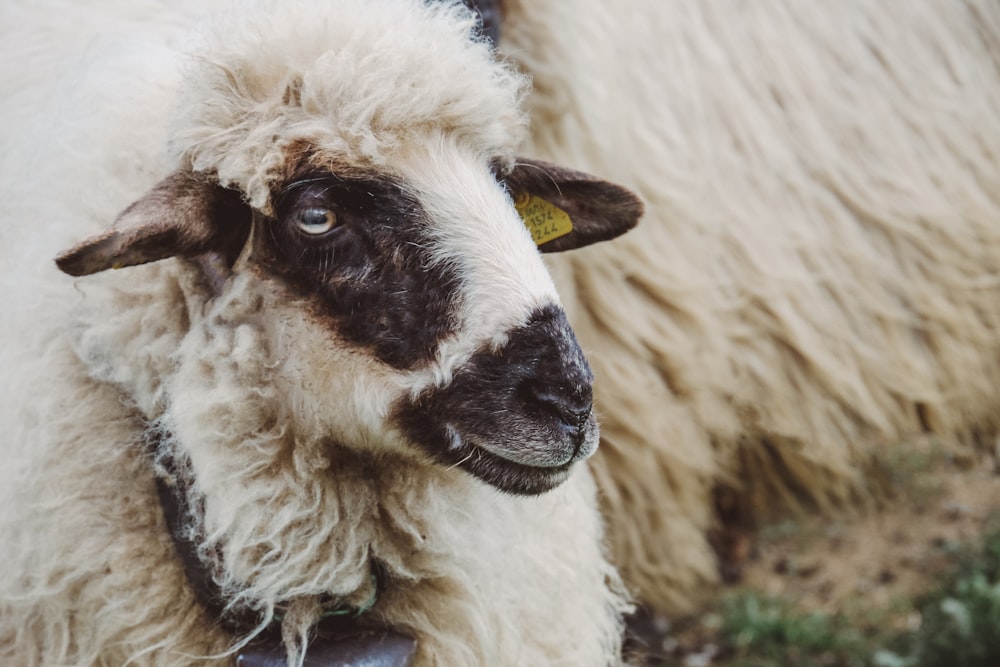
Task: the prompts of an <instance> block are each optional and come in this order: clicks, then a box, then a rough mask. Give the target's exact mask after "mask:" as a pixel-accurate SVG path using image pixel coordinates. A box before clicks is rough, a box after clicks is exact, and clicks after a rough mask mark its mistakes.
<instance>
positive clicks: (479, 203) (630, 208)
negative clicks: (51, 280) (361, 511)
mask: <svg viewBox="0 0 1000 667" xmlns="http://www.w3.org/2000/svg"><path fill="white" fill-rule="evenodd" d="M303 169H304V171H303V173H301V174H297V175H295V176H293V177H292V178H291V179H290V180H289V181H288V182H287V183H283V184H282V185H281V186H280V187H278V188H277V189H276V191H275V192H274V194H273V201H274V202H275V204H274V207H273V212H264V211H260V210H255V209H252V208H250V207H249V206H247V205H246V204H243V203H242V198H241V196H240V194H239V193H234V192H232V191H229V190H226V189H224V188H221V187H220V186H219V185H218V184H217V183H215V182H213V181H211V180H209V179H205V178H203V177H200V176H197V175H194V174H191V173H189V172H184V171H182V172H178V173H176V174H174V175H172V176H170V177H168V178H167V179H165V180H164V181H163V182H162V183H161V184H160V185H159V186H157V187H156V188H154V189H153V191H152V192H150V193H149V194H148V195H147V196H146V197H144V198H143V199H141V200H139V201H138V202H137V203H136V204H134V205H133V206H131V207H130V208H129V209H127V210H126V211H125V213H123V215H122V216H121V218H119V220H118V222H117V223H116V225H115V227H114V228H113V229H112V230H111V231H110V232H108V233H106V234H104V235H102V236H100V237H98V238H95V239H92V240H89V241H85V242H84V243H82V244H80V245H79V246H77V247H76V248H74V249H73V250H71V251H69V252H67V253H65V254H64V255H63V256H61V257H60V258H59V260H58V262H59V265H60V267H61V268H62V269H63V270H65V271H67V272H68V273H71V274H73V275H81V274H87V273H93V272H95V271H100V270H103V269H105V268H109V267H112V266H121V265H125V264H136V263H142V262H146V261H151V260H156V259H160V258H163V257H168V256H173V255H186V256H196V257H197V262H196V264H199V265H200V266H202V267H206V266H209V265H211V263H212V262H214V263H215V264H216V265H219V264H220V263H221V265H223V266H225V267H226V268H225V272H226V274H227V275H225V276H224V279H223V280H222V281H221V282H220V283H219V284H218V286H217V293H216V295H215V296H214V297H213V300H214V301H215V302H217V303H218V304H219V305H218V309H217V310H218V312H215V313H214V314H213V315H212V316H210V318H209V320H210V321H213V322H214V323H215V325H216V326H218V325H220V322H219V320H220V319H222V320H224V321H223V322H221V325H222V326H225V327H229V328H235V327H238V326H239V325H240V323H246V322H247V321H253V320H256V325H257V330H259V331H264V332H267V334H266V335H267V336H268V337H269V338H270V339H271V340H269V341H268V342H267V343H266V344H264V343H257V344H256V345H258V346H259V347H260V351H259V352H260V355H261V356H262V357H276V359H277V360H276V361H274V362H272V363H271V364H270V366H271V367H272V368H271V371H270V377H269V378H268V380H267V382H268V383H269V384H271V385H274V386H276V387H280V391H279V392H278V393H279V394H280V395H283V396H284V401H285V403H286V405H294V406H296V408H295V409H294V410H289V411H287V412H286V414H288V418H289V419H291V420H292V421H293V422H294V431H295V435H296V438H297V439H300V440H302V441H303V442H310V441H314V442H323V443H327V444H328V443H336V444H337V445H341V446H348V447H354V448H362V449H371V448H372V447H378V448H380V449H383V450H385V449H389V450H393V451H397V452H400V451H404V452H408V453H410V454H412V453H415V452H416V453H422V454H424V455H427V456H429V457H430V458H431V459H433V460H435V461H437V462H440V463H442V464H445V465H448V466H457V467H459V468H461V469H464V470H466V471H468V472H470V473H472V474H473V475H475V476H477V477H479V478H480V479H482V480H484V481H486V482H488V483H490V484H492V485H494V486H496V487H497V488H499V489H502V490H504V491H509V492H513V493H522V494H533V493H539V492H543V491H545V490H548V489H550V488H552V487H554V486H556V485H558V484H559V483H560V482H562V481H563V480H564V479H565V478H566V477H567V476H568V474H569V472H570V470H571V468H572V466H573V464H574V463H575V462H577V461H579V460H581V459H583V458H585V457H586V456H588V455H589V454H591V453H592V452H593V451H594V449H595V447H596V445H597V439H598V434H597V425H596V422H595V418H594V415H593V411H592V409H591V382H592V380H593V378H592V375H591V372H590V369H589V367H588V365H587V362H586V360H585V359H584V356H583V354H582V352H581V351H580V348H579V346H578V345H577V343H576V340H575V338H574V335H573V332H572V330H571V329H570V327H569V324H568V323H567V321H566V317H565V315H564V313H563V311H562V309H561V307H560V306H559V301H558V296H557V295H556V292H555V289H554V287H553V285H552V282H551V280H550V279H549V277H548V274H547V272H546V270H545V268H544V266H543V264H542V262H541V258H540V255H539V252H538V248H537V247H536V245H535V243H534V242H533V241H532V239H531V235H530V234H529V232H528V230H527V229H526V227H525V226H524V223H523V222H522V220H521V219H520V217H519V216H518V214H517V212H516V211H515V208H514V204H513V200H512V197H514V198H516V197H522V198H523V197H525V196H529V195H528V193H529V192H531V193H532V194H534V195H535V196H537V194H535V193H538V192H541V194H542V195H543V196H545V197H548V198H549V199H555V198H556V194H555V189H559V188H562V189H563V190H565V191H566V192H569V193H575V194H576V195H577V197H578V199H577V200H576V201H570V200H569V199H566V198H565V197H564V198H563V199H561V200H559V201H558V204H559V206H560V207H561V209H560V210H566V211H569V212H570V213H571V214H572V216H573V217H574V225H575V229H574V231H573V232H570V234H567V235H565V236H563V237H560V238H559V239H556V240H557V241H559V242H560V243H561V244H562V245H561V247H563V248H568V247H572V246H573V245H574V244H585V243H590V242H593V241H594V240H598V239H601V238H608V237H610V236H613V235H616V234H618V233H621V232H623V231H625V230H626V229H628V228H629V227H630V226H631V225H632V224H634V222H635V220H636V218H637V216H638V214H639V212H640V207H639V205H638V203H637V201H636V200H635V199H634V197H632V195H630V194H629V193H628V192H627V191H626V190H624V189H622V188H620V187H618V186H614V185H611V184H608V183H605V182H603V181H599V180H597V179H593V178H591V177H588V176H586V175H584V174H580V173H578V172H571V171H568V170H564V169H558V168H555V167H553V166H551V165H544V164H541V163H537V162H530V161H524V162H521V163H519V165H518V166H516V167H515V168H514V169H513V170H512V171H511V172H510V173H509V174H507V175H506V176H504V177H501V178H500V180H498V179H497V176H496V175H495V174H494V173H492V170H491V165H490V164H489V162H488V161H482V160H478V159H476V158H473V157H471V156H463V155H462V151H461V150H459V149H458V148H456V147H450V148H439V149H437V150H436V151H434V152H433V153H432V152H431V150H430V149H427V150H425V151H422V155H420V157H419V158H412V159H410V160H405V159H402V158H401V160H400V162H399V164H398V165H397V169H396V171H395V173H393V174H387V173H379V174H371V175H368V176H364V175H360V174H358V173H356V172H355V173H343V172H342V173H343V175H341V174H339V173H337V172H336V171H334V170H333V169H325V170H324V169H321V168H318V167H317V160H312V161H308V165H307V166H306V167H304V168H303ZM538 183H545V184H547V185H548V188H549V189H548V190H546V189H544V188H541V187H539V186H538ZM542 249H543V250H546V249H547V248H545V247H544V246H543V248H542ZM210 258H211V260H210ZM230 264H231V265H232V266H231V267H230ZM246 290H250V291H253V292H256V293H258V294H259V295H260V296H261V298H262V299H263V300H264V303H265V304H266V305H265V307H261V306H260V305H259V304H260V301H256V302H255V305H254V306H253V307H243V308H240V309H236V310H235V311H234V307H233V305H232V302H233V299H232V297H231V293H232V292H240V291H246ZM208 310H209V312H210V313H211V312H212V304H209V307H208ZM213 317H214V318H215V319H214V320H213ZM177 400H183V399H182V398H180V397H178V399H177Z"/></svg>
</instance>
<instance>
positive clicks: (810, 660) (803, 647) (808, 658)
mask: <svg viewBox="0 0 1000 667" xmlns="http://www.w3.org/2000/svg"><path fill="white" fill-rule="evenodd" d="M722 616H723V622H722V627H721V633H720V634H721V639H722V642H723V645H724V647H725V648H726V651H725V652H726V653H727V654H728V655H729V656H730V658H729V661H728V662H727V663H726V664H728V665H732V667H812V666H814V665H829V666H834V665H836V666H840V665H845V666H851V667H853V666H854V665H857V666H859V667H861V666H862V665H863V664H864V663H863V661H862V659H861V657H860V651H861V650H862V645H861V638H860V636H859V634H858V633H857V632H856V631H855V630H853V629H852V628H851V627H850V626H849V625H848V624H847V622H846V621H845V619H844V618H843V617H841V616H839V615H837V616H830V615H826V614H819V613H808V614H803V613H800V612H797V611H795V610H794V609H792V608H791V607H789V606H788V605H787V604H786V603H785V602H783V601H781V600H779V599H775V598H766V597H761V596H757V595H753V594H742V595H737V596H733V597H731V598H729V599H727V600H726V601H725V603H724V605H723V610H722Z"/></svg>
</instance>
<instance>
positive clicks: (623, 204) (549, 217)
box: [505, 157, 643, 252]
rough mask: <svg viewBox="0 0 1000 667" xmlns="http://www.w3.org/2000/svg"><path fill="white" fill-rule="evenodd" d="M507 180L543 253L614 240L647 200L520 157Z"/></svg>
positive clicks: (593, 178) (635, 218)
mask: <svg viewBox="0 0 1000 667" xmlns="http://www.w3.org/2000/svg"><path fill="white" fill-rule="evenodd" d="M505 181H506V183H507V189H508V190H509V192H510V194H511V197H512V198H513V199H514V206H515V208H517V212H518V213H520V214H521V218H522V219H523V220H524V224H525V225H526V226H527V227H528V230H529V231H531V236H532V238H533V239H534V240H535V243H536V244H537V245H538V249H539V250H540V251H541V252H560V251H563V250H572V249H574V248H582V247H583V246H586V245H590V244H591V243H597V242H599V241H607V240H609V239H613V238H615V237H616V236H620V235H621V234H624V233H625V232H627V231H628V230H630V229H632V228H633V227H635V225H636V223H637V222H639V218H640V217H642V213H643V205H642V200H640V199H639V197H638V196H637V195H636V194H634V193H633V192H632V191H630V190H628V189H627V188H624V187H622V186H620V185H617V184H615V183H609V182H608V181H605V180H603V179H601V178H597V177H596V176H591V175H590V174H586V173H583V172H580V171H575V170H573V169H567V168H566V167H560V166H558V165H554V164H551V163H548V162H542V161H541V160H529V159H526V158H523V157H519V158H518V159H517V164H516V165H515V166H514V169H513V171H511V173H510V174H508V175H507V177H506V178H505Z"/></svg>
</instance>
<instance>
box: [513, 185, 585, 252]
mask: <svg viewBox="0 0 1000 667" xmlns="http://www.w3.org/2000/svg"><path fill="white" fill-rule="evenodd" d="M514 208H516V209H517V212H518V213H519V214H521V219H522V220H524V225H525V227H527V228H528V231H529V232H531V238H532V240H534V242H535V245H542V244H543V243H548V242H549V241H552V240H554V239H557V238H559V237H560V236H565V235H566V234H569V233H570V232H571V231H573V221H572V220H570V219H569V214H568V213H566V211H564V210H562V209H561V208H559V207H558V206H556V205H555V204H553V203H552V202H549V201H546V200H544V199H542V198H541V197H537V196H535V195H529V194H527V193H523V194H521V195H519V196H518V197H517V199H516V200H515V201H514Z"/></svg>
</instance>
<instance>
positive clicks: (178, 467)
mask: <svg viewBox="0 0 1000 667" xmlns="http://www.w3.org/2000/svg"><path fill="white" fill-rule="evenodd" d="M163 439H164V438H163V434H162V433H152V434H151V437H150V438H149V440H150V444H151V449H152V453H153V458H154V460H155V461H156V463H157V465H156V475H155V476H156V492H157V496H158V497H159V500H160V507H161V508H162V510H163V517H164V519H165V520H166V524H167V530H168V531H169V532H170V538H171V540H172V541H173V543H174V548H175V549H176V551H177V556H178V558H180V561H181V564H182V566H183V568H184V575H185V576H186V577H187V580H188V584H189V585H190V586H191V591H192V592H193V593H194V596H195V599H196V600H197V601H198V603H199V604H200V605H201V606H202V607H203V608H204V609H205V611H207V612H208V613H209V615H211V616H213V617H214V618H216V619H218V621H219V624H220V626H221V627H222V628H223V629H224V630H226V631H227V632H229V633H231V634H232V635H234V636H236V637H245V636H247V635H249V634H250V633H252V632H253V631H254V630H255V629H257V628H258V627H259V626H260V622H261V620H262V619H261V616H260V614H259V612H257V611H256V610H254V609H252V608H250V607H248V606H237V605H233V604H230V603H229V601H228V600H227V596H226V595H225V594H224V593H223V591H222V588H221V587H220V586H219V584H218V583H217V582H216V578H215V577H214V576H213V573H212V570H211V568H210V566H209V565H207V564H206V563H205V560H204V559H203V558H202V557H200V556H199V544H200V542H201V540H202V538H203V536H204V530H203V525H204V521H203V515H204V512H203V508H202V507H196V506H192V503H191V500H190V498H191V494H190V493H189V492H190V489H191V484H192V480H193V473H192V471H191V470H190V466H189V464H188V463H187V462H186V461H184V462H183V463H182V462H180V461H178V459H177V457H175V456H174V455H173V454H172V453H169V452H164V451H162V447H161V446H160V444H161V443H162V441H163ZM158 451H159V453H157V452H158ZM371 583H372V594H371V597H369V599H368V600H366V601H365V602H364V603H363V604H362V605H360V606H358V607H353V606H349V605H343V604H341V603H339V602H338V601H337V599H336V598H332V597H324V598H322V599H321V600H320V604H321V607H322V608H323V611H322V613H321V614H320V618H319V621H320V622H324V621H327V620H332V619H338V622H337V625H338V626H345V627H346V626H347V625H349V624H350V623H352V622H353V621H354V619H358V618H359V617H360V616H362V615H363V614H365V613H366V612H368V611H369V610H370V609H371V608H372V607H374V606H375V602H376V601H377V599H378V593H379V591H380V590H381V586H380V583H381V582H380V581H379V577H378V568H373V573H372V575H371ZM283 618H284V609H281V608H279V610H278V611H277V612H276V613H275V614H274V617H273V619H272V621H271V624H270V626H268V628H267V629H265V630H264V632H263V633H262V635H266V636H280V634H281V621H282V620H283Z"/></svg>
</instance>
